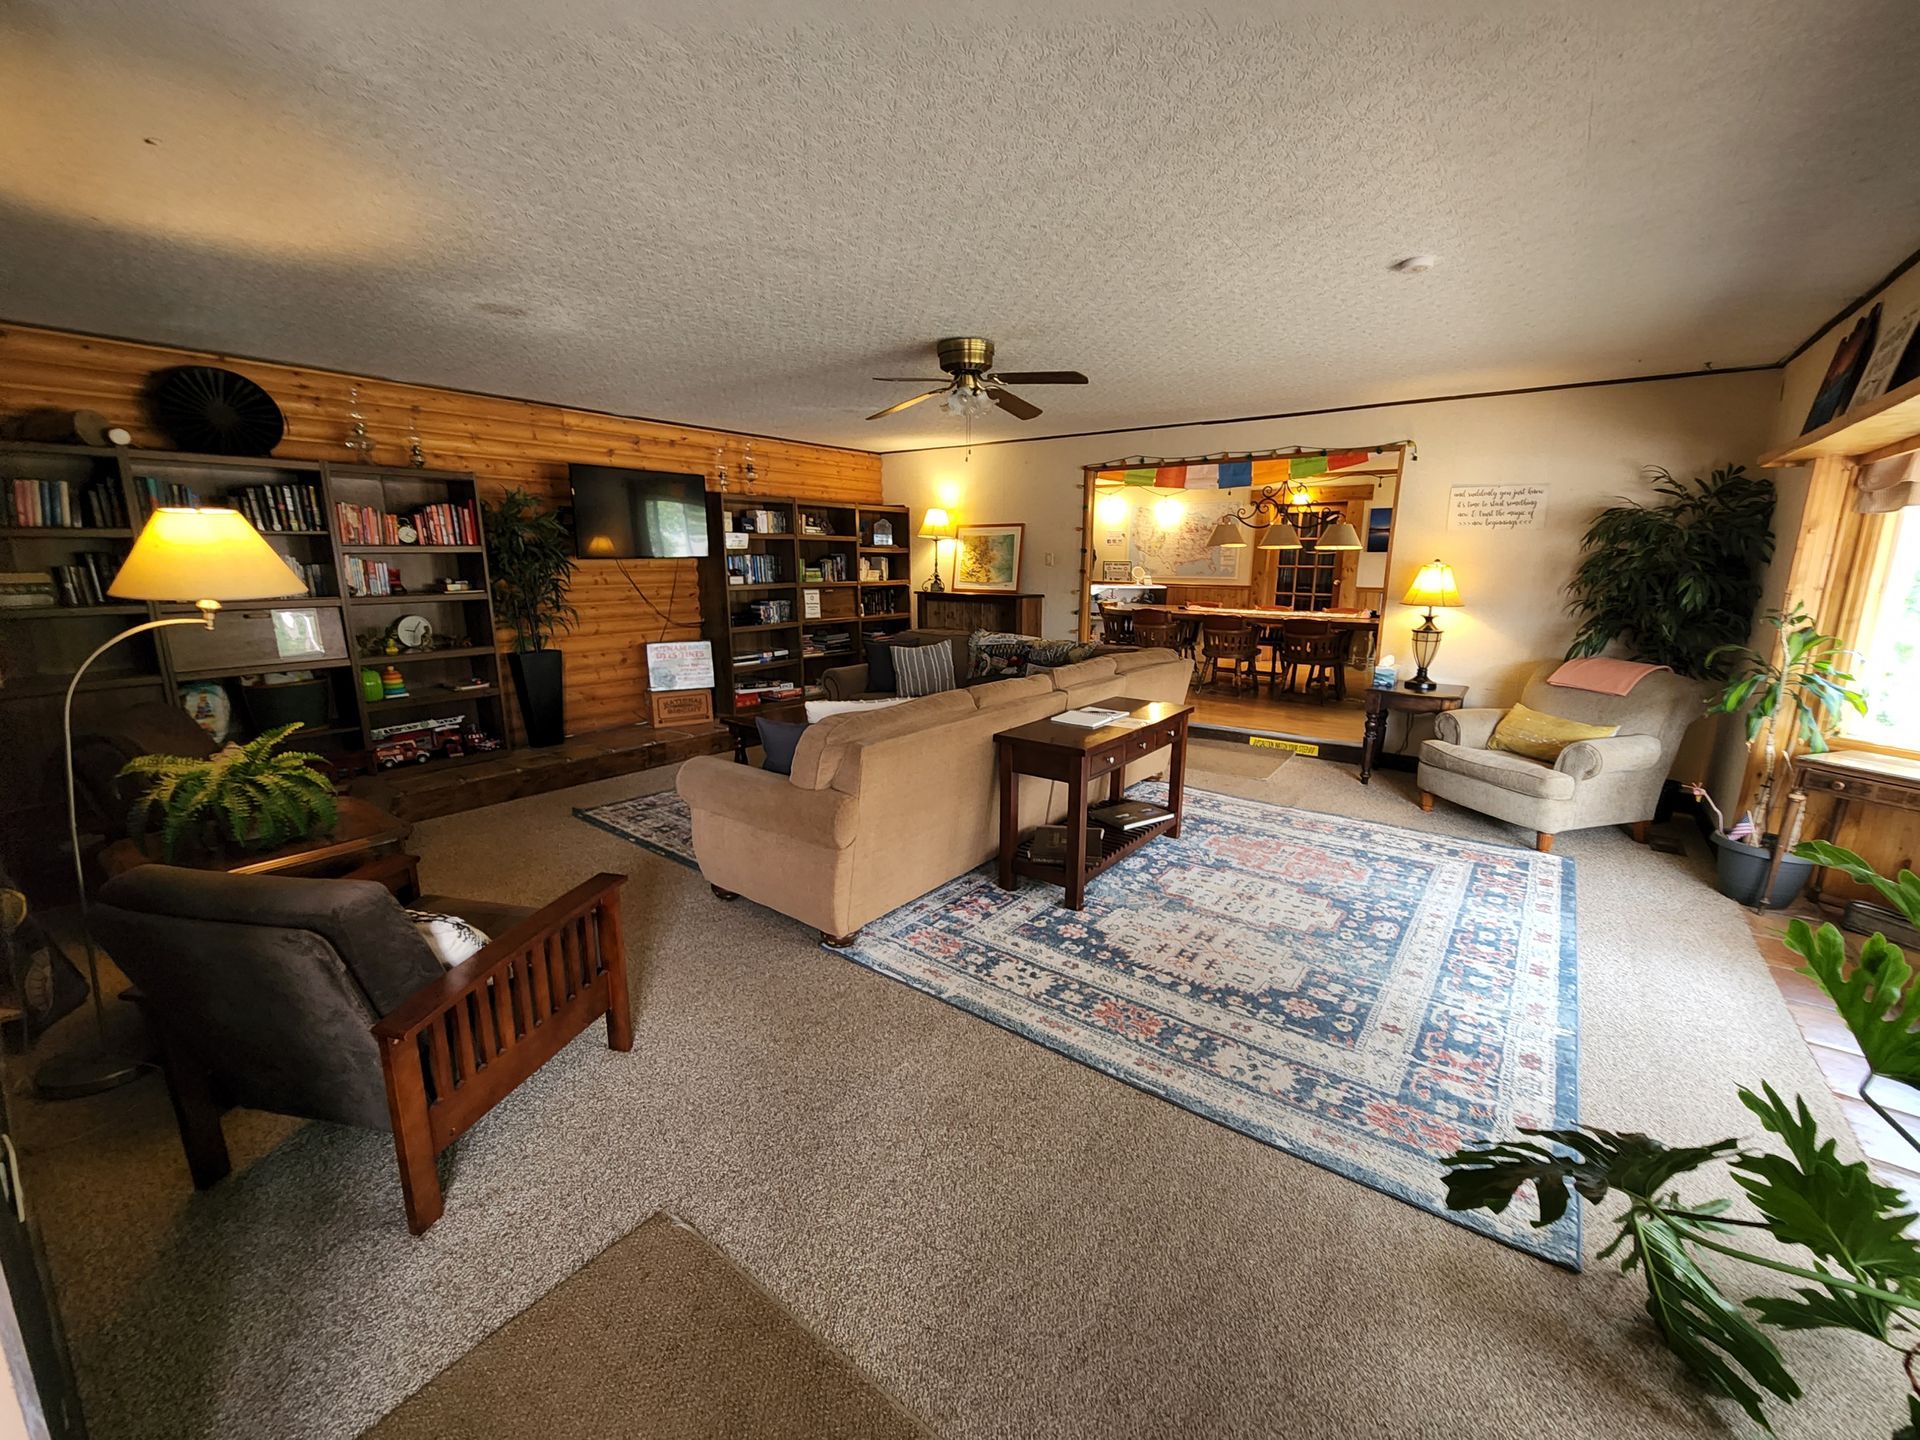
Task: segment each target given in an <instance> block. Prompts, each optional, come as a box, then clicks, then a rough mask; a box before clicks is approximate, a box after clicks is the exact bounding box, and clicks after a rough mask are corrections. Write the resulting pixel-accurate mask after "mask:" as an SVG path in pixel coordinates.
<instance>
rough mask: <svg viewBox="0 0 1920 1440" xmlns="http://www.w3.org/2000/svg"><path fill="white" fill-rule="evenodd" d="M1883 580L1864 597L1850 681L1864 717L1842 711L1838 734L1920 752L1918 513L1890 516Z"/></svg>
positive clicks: (1908, 511) (1919, 546) (1919, 526)
mask: <svg viewBox="0 0 1920 1440" xmlns="http://www.w3.org/2000/svg"><path fill="white" fill-rule="evenodd" d="M1893 523H1894V526H1895V530H1894V536H1893V543H1892V545H1891V546H1890V547H1889V549H1888V551H1887V565H1886V570H1885V572H1884V576H1885V578H1884V579H1883V580H1882V582H1881V583H1880V585H1879V586H1878V587H1876V590H1875V593H1874V594H1872V595H1870V596H1868V597H1867V603H1866V608H1865V610H1864V612H1863V614H1862V616H1861V621H1860V641H1859V646H1858V649H1859V654H1858V655H1856V656H1855V657H1853V658H1854V667H1853V673H1854V678H1855V679H1856V681H1857V682H1858V683H1859V686H1860V688H1861V689H1862V690H1864V691H1865V692H1866V695H1867V713H1866V714H1865V715H1858V714H1855V713H1854V712H1852V711H1851V710H1850V711H1848V712H1847V714H1846V717H1845V719H1844V721H1843V722H1842V724H1841V731H1842V733H1843V734H1845V735H1847V736H1849V737H1850V738H1852V739H1855V740H1865V741H1868V742H1870V743H1872V744H1875V745H1887V746H1892V747H1893V748H1895V749H1900V750H1920V509H1914V508H1911V507H1910V508H1908V509H1905V510H1901V511H1899V512H1897V514H1896V515H1895V516H1894V519H1893Z"/></svg>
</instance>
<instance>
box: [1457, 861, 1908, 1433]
mask: <svg viewBox="0 0 1920 1440" xmlns="http://www.w3.org/2000/svg"><path fill="white" fill-rule="evenodd" d="M1794 853H1795V854H1796V855H1800V856H1803V857H1804V858H1806V859H1809V860H1812V861H1814V862H1815V863H1817V864H1821V865H1828V866H1832V867H1833V868H1834V869H1836V870H1840V871H1842V872H1843V873H1845V874H1847V875H1849V876H1851V877H1852V878H1853V879H1855V880H1858V881H1860V882H1861V883H1863V884H1866V885H1870V886H1872V887H1873V888H1874V889H1876V890H1877V891H1879V893H1880V894H1881V895H1883V896H1885V897H1886V899H1887V900H1888V901H1889V902H1890V903H1891V904H1893V905H1894V906H1895V907H1896V908H1897V909H1898V910H1899V911H1900V912H1901V914H1903V915H1905V916H1906V918H1907V919H1908V920H1909V921H1912V922H1913V923H1915V924H1920V876H1916V875H1915V874H1914V873H1913V872H1912V871H1911V870H1902V871H1901V872H1900V877H1899V878H1898V879H1897V880H1888V879H1886V878H1885V877H1884V876H1882V875H1880V874H1878V873H1876V872H1875V871H1874V869H1873V867H1872V866H1870V865H1868V864H1867V863H1866V862H1865V861H1864V860H1862V859H1861V858H1860V857H1859V856H1858V855H1856V854H1854V853H1853V852H1852V851H1851V850H1844V849H1842V848H1840V847H1839V846H1837V845H1830V844H1827V843H1825V842H1824V841H1809V842H1808V843H1806V844H1804V845H1801V846H1799V847H1797V848H1796V849H1795V851H1794ZM1787 945H1788V946H1789V947H1790V948H1791V949H1792V950H1793V951H1794V952H1795V953H1796V954H1798V955H1800V956H1801V957H1802V958H1803V959H1805V960H1806V962H1807V966H1806V968H1805V969H1804V970H1803V971H1802V972H1801V973H1802V974H1804V975H1807V976H1810V977H1811V978H1812V979H1814V980H1816V981H1818V982H1819V984H1820V986H1821V988H1822V989H1824V990H1825V991H1826V992H1827V994H1828V995H1829V996H1831V997H1832V999H1833V1002H1834V1005H1835V1007H1836V1008H1837V1009H1838V1010H1839V1012H1840V1016H1841V1018H1842V1019H1843V1020H1845V1021H1846V1023H1847V1028H1848V1029H1850V1030H1851V1031H1852V1032H1853V1034H1854V1038H1855V1039H1857V1040H1858V1041H1859V1042H1860V1049H1861V1052H1862V1053H1863V1054H1864V1055H1865V1056H1866V1058H1867V1065H1868V1068H1869V1069H1870V1070H1871V1071H1872V1072H1873V1074H1874V1075H1886V1076H1890V1077H1896V1078H1900V1079H1903V1080H1906V1081H1908V1082H1909V1083H1916V1082H1920V1034H1916V1033H1915V1031H1914V1026H1915V1025H1916V1024H1920V986H1915V985H1914V984H1913V983H1912V982H1913V978H1914V977H1913V971H1912V969H1911V968H1910V967H1909V966H1908V965H1907V962H1906V957H1905V956H1904V955H1902V954H1901V952H1900V949H1899V947H1898V946H1896V945H1894V944H1892V943H1891V942H1890V941H1888V940H1887V938H1886V936H1884V935H1875V936H1873V937H1872V938H1871V939H1870V940H1868V941H1867V942H1866V944H1865V945H1864V946H1862V948H1861V951H1860V958H1859V960H1858V962H1856V963H1855V964H1854V965H1852V966H1849V965H1848V964H1847V960H1846V944H1845V942H1844V941H1843V939H1842V938H1841V935H1840V932H1839V931H1838V930H1837V929H1835V928H1834V927H1833V926H1832V925H1823V926H1821V928H1820V930H1819V932H1818V933H1817V934H1816V933H1815V931H1814V930H1813V929H1812V928H1811V927H1810V926H1808V924H1807V923H1806V922H1805V921H1804V920H1795V921H1793V922H1792V923H1791V924H1790V925H1789V926H1788V928H1787ZM1861 1094H1862V1096H1863V1097H1864V1096H1865V1094H1866V1086H1865V1085H1862V1086H1861ZM1740 1099H1741V1101H1742V1103H1744V1104H1745V1105H1746V1107H1747V1108H1748V1109H1749V1110H1751V1111H1752V1112H1753V1113H1754V1114H1755V1115H1756V1116H1758V1117H1759V1119H1760V1124H1761V1125H1762V1127H1764V1128H1765V1129H1766V1130H1767V1132H1768V1133H1769V1134H1772V1135H1774V1136H1777V1137H1778V1138H1779V1139H1780V1140H1781V1141H1782V1142H1783V1143H1784V1145H1785V1149H1786V1154H1784V1155H1782V1154H1778V1153H1773V1152H1758V1151H1749V1150H1744V1149H1742V1148H1741V1146H1740V1143H1739V1142H1738V1141H1737V1140H1731V1139H1728V1140H1716V1141H1714V1142H1712V1143H1711V1144H1707V1145H1693V1146H1685V1147H1678V1148H1675V1147H1669V1146H1667V1145H1665V1144H1662V1143H1661V1142H1660V1141H1658V1140H1655V1139H1652V1138H1651V1137H1649V1136H1646V1135H1638V1134H1618V1133H1615V1132H1614V1131H1610V1130H1596V1129H1591V1128H1586V1127H1582V1128H1579V1129H1573V1130H1523V1131H1522V1132H1521V1133H1522V1134H1524V1135H1527V1136H1531V1137H1533V1138H1532V1139H1529V1140H1515V1141H1508V1142H1504V1143H1501V1144H1496V1145H1489V1146H1485V1147H1482V1148H1478V1149H1471V1150H1461V1151H1458V1152H1456V1153H1455V1154H1453V1155H1450V1156H1448V1157H1447V1158H1446V1159H1445V1160H1444V1161H1443V1162H1441V1163H1442V1164H1444V1165H1446V1166H1447V1167H1448V1169H1447V1175H1446V1181H1447V1206H1448V1208H1449V1209H1453V1210H1481V1209H1484V1210H1489V1211H1492V1212H1493V1213H1494V1214H1496V1215H1497V1214H1499V1213H1501V1212H1502V1211H1504V1210H1505V1209H1506V1208H1507V1206H1508V1205H1510V1204H1511V1203H1512V1202H1513V1200H1514V1198H1515V1197H1516V1196H1517V1195H1518V1193H1519V1191H1520V1190H1521V1188H1522V1187H1523V1186H1525V1185H1527V1184H1528V1183H1529V1182H1531V1183H1532V1185H1533V1187H1534V1192H1535V1197H1536V1199H1537V1202H1538V1204H1539V1209H1540V1218H1539V1219H1538V1221H1536V1222H1535V1223H1536V1225H1551V1224H1552V1223H1553V1222H1554V1221H1556V1220H1558V1219H1559V1218H1560V1217H1561V1216H1562V1215H1564V1214H1566V1212H1567V1205H1568V1203H1569V1195H1570V1193H1571V1194H1572V1195H1577V1196H1579V1197H1580V1198H1581V1199H1583V1200H1585V1201H1587V1202H1588V1203H1590V1204H1592V1205H1596V1206H1598V1205H1600V1204H1601V1203H1602V1202H1604V1201H1605V1200H1606V1199H1607V1198H1608V1197H1609V1196H1610V1195H1618V1196H1620V1197H1622V1198H1623V1199H1624V1200H1625V1201H1626V1210H1625V1212H1624V1213H1623V1214H1622V1215H1621V1216H1620V1217H1619V1220H1618V1224H1619V1227H1620V1230H1619V1233H1618V1234H1617V1235H1616V1236H1615V1237H1614V1239H1613V1241H1612V1243H1611V1244H1609V1245H1608V1246H1607V1248H1606V1249H1605V1250H1603V1251H1601V1258H1603V1259H1604V1258H1606V1257H1607V1256H1610V1255H1613V1254H1615V1253H1616V1252H1618V1251H1620V1250H1622V1249H1623V1248H1624V1250H1625V1252H1626V1258H1625V1260H1624V1261H1623V1262H1622V1263H1623V1268H1625V1269H1627V1270H1633V1269H1636V1268H1637V1269H1640V1270H1642V1271H1643V1273H1644V1274H1645V1276H1646V1281H1647V1313H1648V1314H1649V1315H1650V1316H1652V1318H1653V1322H1654V1325H1655V1326H1656V1327H1657V1328H1658V1329H1659V1331H1660V1334H1661V1336H1662V1337H1663V1338H1664V1339H1665V1340H1666V1342H1667V1344H1668V1346H1669V1347H1670V1348H1671V1349H1672V1350H1673V1352H1674V1354H1675V1355H1677V1356H1678V1357H1679V1358H1680V1359H1681V1361H1682V1362H1684V1363H1685V1364H1686V1366H1687V1368H1688V1369H1689V1370H1691V1371H1692V1372H1693V1373H1694V1374H1695V1375H1697V1376H1698V1377H1699V1378H1700V1379H1701V1380H1702V1381H1704V1382H1705V1383H1706V1384H1707V1385H1708V1386H1709V1387H1711V1388H1712V1389H1714V1390H1715V1391H1717V1392H1719V1393H1720V1394H1722V1395H1725V1396H1727V1397H1729V1398H1730V1399H1732V1400H1734V1401H1735V1402H1736V1403H1738V1404H1739V1406H1740V1407H1741V1408H1742V1409H1743V1410H1745V1411H1746V1412H1747V1414H1748V1415H1750V1416H1751V1417H1752V1418H1753V1419H1754V1420H1756V1421H1758V1422H1759V1423H1760V1424H1762V1425H1765V1424H1766V1423H1767V1417H1766V1405H1767V1403H1768V1397H1772V1398H1773V1399H1775V1400H1783V1401H1788V1402H1791V1401H1793V1400H1797V1399H1798V1398H1799V1397H1800V1394H1801V1389H1800V1384H1799V1382H1798V1381H1797V1380H1795V1379H1794V1378H1793V1375H1792V1373H1791V1372H1790V1371H1789V1370H1788V1369H1787V1367H1786V1362H1785V1359H1784V1357H1783V1356H1782V1355H1781V1353H1780V1349H1779V1347H1778V1346H1777V1345H1776V1344H1775V1343H1774V1341H1773V1338H1772V1336H1771V1335H1769V1333H1768V1330H1769V1329H1771V1330H1778V1331H1796V1330H1827V1329H1836V1330H1852V1331H1854V1332H1856V1333H1858V1334H1861V1335H1865V1336H1867V1337H1868V1338H1869V1339H1872V1340H1875V1341H1877V1342H1879V1343H1880V1344H1883V1345H1887V1346H1890V1347H1891V1348H1893V1349H1895V1350H1898V1351H1900V1352H1901V1353H1902V1354H1903V1355H1904V1356H1905V1358H1906V1373H1907V1377H1908V1390H1909V1393H1908V1396H1907V1409H1908V1424H1907V1425H1905V1426H1903V1427H1901V1429H1899V1430H1898V1431H1896V1432H1895V1433H1894V1440H1920V1380H1916V1375H1917V1374H1920V1242H1916V1241H1915V1240H1913V1239H1912V1238H1910V1237H1909V1236H1908V1235H1907V1228H1908V1226H1909V1225H1910V1224H1911V1223H1912V1222H1913V1220H1914V1216H1913V1215H1912V1214H1911V1213H1909V1212H1907V1211H1906V1210H1905V1209H1904V1208H1903V1207H1902V1202H1901V1197H1900V1194H1899V1192H1898V1191H1896V1190H1892V1189H1890V1188H1888V1187H1887V1186H1884V1185H1881V1184H1879V1183H1878V1182H1877V1181H1875V1180H1874V1178H1873V1174H1872V1172H1871V1171H1870V1170H1868V1168H1867V1167H1866V1166H1865V1165H1864V1164H1862V1163H1860V1162H1858V1161H1854V1162H1851V1163H1843V1162H1842V1161H1841V1160H1840V1158H1839V1156H1838V1154H1837V1153H1836V1151H1835V1146H1834V1142H1833V1141H1831V1140H1826V1141H1823V1140H1822V1139H1821V1138H1820V1133H1819V1128H1818V1127H1817V1126H1816V1125H1815V1124H1814V1120H1813V1116H1812V1114H1811V1113H1809V1111H1808V1109H1807V1106H1806V1102H1805V1101H1804V1100H1800V1099H1798V1098H1796V1099H1795V1101H1794V1103H1793V1105H1792V1106H1791V1107H1789V1106H1788V1105H1787V1104H1786V1102H1785V1101H1783V1100H1782V1099H1781V1098H1780V1096H1779V1095H1778V1094H1777V1093H1776V1092H1775V1091H1774V1089H1773V1087H1772V1086H1770V1085H1767V1086H1763V1087H1762V1093H1761V1094H1758V1095H1756V1094H1754V1092H1753V1091H1751V1090H1744V1089H1743V1090H1741V1091H1740ZM1869 1103H1871V1102H1869ZM1542 1142H1544V1143H1542ZM1721 1163H1724V1164H1725V1165H1726V1166H1727V1167H1728V1169H1729V1170H1730V1171H1731V1173H1732V1176H1733V1179H1734V1180H1735V1182H1736V1183H1737V1184H1738V1185H1739V1187H1740V1189H1741V1190H1743V1191H1744V1192H1745V1194H1746V1197H1747V1200H1748V1201H1749V1203H1750V1204H1751V1205H1752V1207H1753V1209H1754V1210H1755V1211H1756V1212H1757V1213H1758V1216H1759V1218H1758V1219H1749V1218H1737V1217H1735V1216H1732V1215H1730V1214H1728V1213H1727V1212H1728V1210H1729V1209H1730V1201H1729V1199H1728V1198H1727V1197H1725V1196H1720V1197H1715V1198H1713V1199H1709V1200H1706V1201H1704V1202H1701V1203H1697V1204H1689V1203H1687V1202H1686V1201H1683V1200H1682V1199H1681V1198H1680V1196H1679V1194H1678V1192H1677V1191H1676V1190H1675V1189H1673V1188H1671V1187H1672V1186H1673V1184H1674V1182H1675V1181H1676V1180H1677V1179H1678V1178H1679V1177H1680V1176H1682V1175H1686V1174H1689V1173H1691V1172H1694V1171H1698V1170H1701V1169H1704V1168H1706V1167H1707V1166H1710V1165H1715V1164H1721ZM1742 1229H1747V1230H1764V1231H1766V1232H1768V1233H1769V1234H1770V1235H1771V1236H1772V1237H1773V1239H1774V1240H1776V1241H1778V1242H1779V1243H1780V1244H1781V1245H1784V1246H1788V1247H1791V1248H1797V1249H1800V1250H1804V1251H1806V1252H1808V1253H1809V1254H1810V1255H1811V1256H1812V1264H1811V1266H1808V1265H1804V1264H1795V1263H1791V1262H1789V1261H1787V1260H1784V1259H1782V1258H1781V1257H1780V1256H1779V1255H1778V1254H1775V1253H1769V1254H1757V1253H1755V1252H1753V1251H1751V1250H1746V1249H1743V1248H1741V1247H1740V1246H1739V1245H1737V1244H1735V1243H1733V1241H1732V1238H1731V1237H1734V1236H1737V1234H1738V1233H1739V1231H1740V1230H1742ZM1703 1253H1704V1254H1707V1255H1713V1256H1719V1257H1722V1258H1723V1259H1728V1260H1734V1261H1739V1262H1741V1263H1743V1264H1747V1265H1753V1266H1758V1267H1759V1268H1761V1269H1765V1270H1771V1271H1774V1272H1775V1273H1777V1274H1782V1275H1788V1276H1791V1277H1793V1278H1794V1279H1797V1280H1802V1281H1805V1282H1806V1284H1804V1285H1801V1286H1797V1287H1795V1288H1794V1289H1793V1291H1792V1293H1791V1294H1789V1295H1756V1296H1750V1297H1749V1298H1747V1299H1745V1300H1742V1301H1737V1302H1736V1301H1735V1300H1733V1299H1731V1298H1729V1296H1728V1295H1727V1293H1726V1291H1725V1290H1724V1289H1723V1288H1722V1287H1721V1284H1720V1282H1719V1281H1718V1280H1717V1279H1716V1278H1715V1276H1714V1274H1713V1272H1712V1271H1711V1270H1709V1269H1708V1268H1707V1265H1706V1264H1705V1263H1704V1262H1703V1260H1702V1254H1703Z"/></svg>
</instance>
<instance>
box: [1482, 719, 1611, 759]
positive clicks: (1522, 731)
mask: <svg viewBox="0 0 1920 1440" xmlns="http://www.w3.org/2000/svg"><path fill="white" fill-rule="evenodd" d="M1619 733H1620V727H1619V726H1618V725H1583V724H1581V723H1580V722H1579V721H1578V720H1562V719H1561V718H1560V717H1559V716H1558V715H1549V714H1547V713H1546V712H1545V711H1543V710H1530V709H1528V708H1527V707H1526V706H1525V705H1516V706H1514V707H1513V708H1512V709H1511V710H1509V711H1507V713H1506V714H1505V715H1502V716H1501V717H1500V723H1499V724H1498V725H1496V726H1494V727H1493V735H1492V737H1491V738H1489V739H1488V741H1487V748H1488V749H1489V750H1505V751H1506V752H1507V753H1508V754H1509V755H1524V756H1526V757H1527V758H1528V759H1529V760H1544V761H1545V762H1546V763H1547V764H1549V765H1551V764H1553V762H1554V761H1556V760H1558V759H1559V758H1560V752H1561V751H1562V750H1564V749H1566V748H1567V746H1569V745H1571V744H1573V742H1574V741H1576V740H1605V739H1608V738H1609V737H1611V736H1614V735H1618V734H1619Z"/></svg>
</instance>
